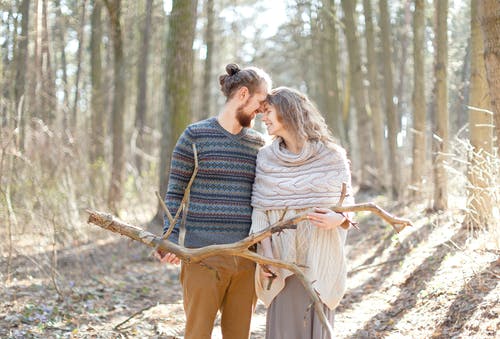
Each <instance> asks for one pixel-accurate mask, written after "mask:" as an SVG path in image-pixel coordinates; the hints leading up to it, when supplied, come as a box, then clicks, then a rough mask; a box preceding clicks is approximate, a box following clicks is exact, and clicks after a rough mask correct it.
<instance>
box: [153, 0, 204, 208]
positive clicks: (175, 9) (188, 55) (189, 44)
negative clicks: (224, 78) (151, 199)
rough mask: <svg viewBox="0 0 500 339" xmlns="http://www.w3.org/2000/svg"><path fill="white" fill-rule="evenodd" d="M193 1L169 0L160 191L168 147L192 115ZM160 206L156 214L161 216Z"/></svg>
mask: <svg viewBox="0 0 500 339" xmlns="http://www.w3.org/2000/svg"><path fill="white" fill-rule="evenodd" d="M197 2H198V1H197V0H173V2H172V12H171V13H170V17H169V21H168V23H169V30H168V37H167V60H166V68H165V72H166V84H165V93H166V95H165V112H163V114H162V122H161V128H162V136H161V145H160V194H161V195H162V196H164V195H165V193H166V192H167V184H168V182H167V180H168V173H169V170H170V155H171V153H172V149H173V147H174V145H175V143H176V141H177V139H178V138H179V136H180V135H181V133H182V131H183V130H184V129H185V128H186V126H187V124H188V123H189V122H190V121H191V118H192V87H193V41H194V34H195V27H196V18H197V16H196V7H197ZM161 211H162V209H161V208H159V209H158V214H159V215H162V214H163V213H162V212H161Z"/></svg>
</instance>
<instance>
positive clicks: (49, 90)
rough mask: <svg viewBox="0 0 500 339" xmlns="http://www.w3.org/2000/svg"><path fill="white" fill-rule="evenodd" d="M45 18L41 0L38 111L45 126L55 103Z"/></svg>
mask: <svg viewBox="0 0 500 339" xmlns="http://www.w3.org/2000/svg"><path fill="white" fill-rule="evenodd" d="M47 17H48V13H47V0H42V23H41V24H42V26H41V28H42V36H41V46H40V53H41V55H40V57H41V58H40V62H41V75H42V76H41V86H40V88H39V92H38V95H40V110H41V112H42V115H41V117H42V119H43V120H44V122H45V123H46V124H49V125H50V124H51V123H52V121H53V120H54V118H55V111H56V103H57V102H56V90H55V82H54V78H53V73H52V64H51V55H50V48H49V29H48V20H47Z"/></svg>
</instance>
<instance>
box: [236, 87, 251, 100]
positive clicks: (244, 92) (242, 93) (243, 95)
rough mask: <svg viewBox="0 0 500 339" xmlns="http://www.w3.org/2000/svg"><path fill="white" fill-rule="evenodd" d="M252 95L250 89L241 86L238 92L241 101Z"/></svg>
mask: <svg viewBox="0 0 500 339" xmlns="http://www.w3.org/2000/svg"><path fill="white" fill-rule="evenodd" d="M249 95H250V91H249V90H248V87H246V86H241V87H240V89H239V90H238V98H239V99H240V100H243V99H246V98H247V97H248V96H249Z"/></svg>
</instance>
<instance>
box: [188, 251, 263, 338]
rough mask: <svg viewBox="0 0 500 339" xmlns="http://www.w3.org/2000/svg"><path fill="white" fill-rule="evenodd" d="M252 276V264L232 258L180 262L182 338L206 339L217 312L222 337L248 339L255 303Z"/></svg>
mask: <svg viewBox="0 0 500 339" xmlns="http://www.w3.org/2000/svg"><path fill="white" fill-rule="evenodd" d="M254 274H255V263H254V262H252V261H250V260H248V259H244V258H239V257H233V256H213V257H210V258H207V259H204V260H203V261H202V262H201V263H192V264H185V263H183V264H182V267H181V275H180V280H181V284H182V288H183V294H184V312H185V313H186V331H185V334H184V338H185V339H204V338H207V339H210V338H211V334H212V329H213V327H214V321H215V317H216V316H217V312H218V311H219V310H220V311H221V329H222V336H223V337H224V338H227V339H240V338H241V339H244V338H248V337H249V336H250V320H251V317H252V313H253V311H254V308H255V303H256V300H257V298H256V295H255V286H254Z"/></svg>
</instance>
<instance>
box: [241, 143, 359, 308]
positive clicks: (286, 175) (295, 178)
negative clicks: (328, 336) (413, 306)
mask: <svg viewBox="0 0 500 339" xmlns="http://www.w3.org/2000/svg"><path fill="white" fill-rule="evenodd" d="M342 182H345V183H346V184H347V193H348V197H347V198H346V200H345V204H351V203H354V199H353V198H352V196H351V194H352V189H351V179H350V172H349V165H348V161H347V158H346V156H345V151H343V149H341V148H340V147H338V148H337V149H331V148H328V147H326V146H325V145H323V144H322V143H310V144H306V145H305V147H304V148H303V149H302V152H301V153H300V154H297V155H296V154H293V153H290V152H288V151H287V150H286V149H283V148H281V147H280V140H279V139H277V140H275V141H274V142H273V144H271V145H270V146H267V147H264V148H262V149H261V151H260V152H259V154H258V157H257V170H256V177H255V184H254V187H253V196H252V206H253V207H254V210H253V215H252V228H251V230H250V232H251V233H255V232H258V231H261V230H263V229H265V228H267V227H269V225H271V224H273V223H275V222H277V221H279V220H281V219H289V218H291V217H293V216H294V215H296V214H299V213H302V212H304V211H306V210H308V208H310V207H331V206H333V205H335V204H336V203H337V202H338V200H339V198H340V193H341V185H342ZM346 235H347V231H346V230H344V229H343V228H341V227H336V228H334V229H331V230H324V229H319V228H317V227H315V226H314V225H313V224H312V223H310V222H309V221H308V220H305V221H302V222H300V223H299V224H298V225H297V229H296V230H285V231H283V232H281V233H280V234H274V235H273V236H272V238H271V241H272V249H273V255H274V257H275V258H279V259H281V260H284V261H287V262H294V263H297V264H300V265H305V267H307V268H305V269H304V273H305V275H306V277H307V278H308V279H309V281H311V282H313V283H312V284H313V287H314V289H315V290H316V291H317V292H318V293H319V296H320V299H321V300H322V302H323V303H325V304H326V305H327V306H328V307H329V308H330V309H334V308H335V307H336V306H337V305H338V303H339V302H340V300H341V298H342V296H343V295H344V293H345V289H346V281H347V266H346V258H345V251H344V245H345V240H346ZM258 251H259V252H260V253H261V254H262V249H261V248H258ZM260 270H261V267H260V266H259V265H258V269H257V272H256V275H255V283H256V292H257V296H258V297H259V298H260V299H261V300H262V301H263V302H264V304H266V305H267V306H269V305H270V304H271V302H272V300H273V299H274V297H275V296H276V295H277V294H278V293H279V292H280V291H281V290H282V289H283V288H284V286H285V279H286V277H288V276H290V275H291V274H292V272H290V271H288V270H285V269H279V268H276V269H275V270H277V275H278V277H277V278H276V279H275V280H274V281H273V283H272V285H271V288H270V289H269V290H267V282H268V281H267V279H264V280H261V279H260Z"/></svg>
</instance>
